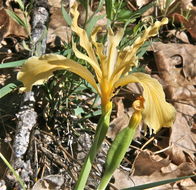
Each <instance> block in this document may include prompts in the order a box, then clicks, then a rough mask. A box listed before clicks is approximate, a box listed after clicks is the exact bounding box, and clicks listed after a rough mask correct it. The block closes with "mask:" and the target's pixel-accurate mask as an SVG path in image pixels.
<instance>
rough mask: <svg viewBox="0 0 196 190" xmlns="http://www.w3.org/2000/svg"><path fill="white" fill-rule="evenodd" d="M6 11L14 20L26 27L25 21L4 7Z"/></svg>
mask: <svg viewBox="0 0 196 190" xmlns="http://www.w3.org/2000/svg"><path fill="white" fill-rule="evenodd" d="M6 13H7V14H8V15H9V16H10V17H11V18H12V19H13V20H14V21H15V22H17V23H18V24H19V25H21V26H23V27H24V28H27V27H26V24H25V22H24V21H23V20H22V19H21V18H20V17H19V16H18V15H17V14H16V13H15V12H13V11H11V10H9V9H6Z"/></svg>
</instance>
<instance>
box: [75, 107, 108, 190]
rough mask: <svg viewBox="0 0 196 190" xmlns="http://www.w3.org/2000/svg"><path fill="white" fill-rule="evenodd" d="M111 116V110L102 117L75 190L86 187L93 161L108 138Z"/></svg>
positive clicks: (81, 189)
mask: <svg viewBox="0 0 196 190" xmlns="http://www.w3.org/2000/svg"><path fill="white" fill-rule="evenodd" d="M110 114H111V110H109V111H108V112H107V113H105V114H102V116H101V118H100V120H99V123H98V126H97V129H96V132H95V138H94V142H93V144H92V146H91V149H90V151H89V153H88V155H87V157H86V159H85V162H84V165H83V167H82V170H81V172H80V176H79V179H78V181H77V183H76V186H75V188H74V189H75V190H83V189H84V187H85V185H86V182H87V179H88V176H89V173H90V170H91V168H92V164H93V161H94V159H95V157H96V154H97V152H98V150H99V148H100V146H101V144H102V142H103V140H104V138H105V136H106V133H107V130H108V127H109V122H110Z"/></svg>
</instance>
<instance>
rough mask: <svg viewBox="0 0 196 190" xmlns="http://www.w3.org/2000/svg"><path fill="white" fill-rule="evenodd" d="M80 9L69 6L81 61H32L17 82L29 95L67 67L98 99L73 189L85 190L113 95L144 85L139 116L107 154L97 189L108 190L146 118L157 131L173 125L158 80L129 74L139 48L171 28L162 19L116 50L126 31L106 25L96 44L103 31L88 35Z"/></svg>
mask: <svg viewBox="0 0 196 190" xmlns="http://www.w3.org/2000/svg"><path fill="white" fill-rule="evenodd" d="M77 9H78V4H77V3H75V4H74V6H73V7H72V8H71V14H72V16H73V19H72V22H71V23H72V24H71V29H72V31H73V32H75V33H76V34H77V35H78V36H79V43H80V47H82V51H81V50H79V49H78V47H77V45H76V43H75V42H74V41H73V42H72V49H73V52H74V53H75V55H76V57H77V58H78V60H77V62H76V61H75V60H74V59H73V58H72V56H71V57H70V58H65V57H64V56H62V55H55V54H46V55H43V56H41V57H32V58H29V59H28V60H27V62H26V63H25V64H24V65H23V67H22V69H21V71H20V72H19V73H18V76H17V78H18V80H20V81H22V82H23V84H24V87H23V88H21V91H29V90H31V88H32V86H33V85H37V84H43V83H44V81H46V80H47V79H48V78H50V77H51V76H52V75H53V72H54V71H56V70H62V69H65V70H68V71H71V72H73V73H75V74H77V75H79V76H80V77H82V78H83V79H85V80H86V81H87V82H88V83H90V84H91V86H92V87H93V88H94V90H95V91H96V93H97V94H98V95H99V96H100V99H101V110H102V114H101V117H100V120H99V122H98V126H97V129H96V132H95V137H94V142H93V144H92V147H91V149H90V151H89V154H88V155H87V157H86V160H85V163H84V165H83V167H82V169H81V173H80V176H79V179H78V182H77V184H76V185H75V189H81V190H82V189H84V187H85V184H86V181H87V179H88V176H89V173H90V170H91V167H92V164H93V161H94V159H95V157H96V154H97V152H98V151H99V148H100V146H101V144H102V142H103V140H104V139H105V136H106V133H107V130H108V127H109V124H110V115H111V111H112V97H113V96H114V95H115V91H116V89H117V88H118V87H120V86H124V85H126V84H128V83H133V82H138V83H140V84H141V85H142V87H143V89H144V92H143V96H142V97H140V98H138V99H137V100H135V102H134V103H133V106H132V107H133V109H134V110H135V112H134V113H133V115H132V118H131V119H130V123H129V126H128V127H127V128H126V129H125V130H123V131H122V132H120V133H119V134H118V135H117V137H116V139H115V140H114V142H113V144H112V145H111V148H110V150H109V152H108V156H107V158H106V169H105V172H104V174H103V178H102V179H101V182H100V186H99V189H105V188H106V186H107V184H108V182H109V180H110V178H111V177H112V174H113V172H114V170H115V169H116V168H117V167H118V166H119V164H120V162H121V160H122V159H123V157H124V155H125V152H126V150H127V148H128V146H129V145H130V143H131V141H132V138H133V136H134V133H135V129H136V128H137V126H138V125H139V123H140V122H141V119H142V118H143V120H144V122H145V123H146V124H147V125H148V126H150V127H151V128H152V129H154V130H155V132H156V131H158V130H160V128H161V127H162V126H171V125H172V122H173V120H174V117H175V109H174V108H173V106H172V105H170V104H169V103H167V102H166V101H165V95H164V92H163V89H162V87H161V85H160V84H159V82H158V81H157V80H155V79H153V78H151V77H150V76H149V75H147V74H144V73H141V72H131V73H130V74H128V75H127V73H129V72H130V71H131V70H132V69H133V68H134V67H135V66H137V62H138V57H137V52H138V50H139V49H140V48H141V47H142V45H143V44H144V42H145V41H146V40H147V39H148V38H149V37H152V36H155V35H157V33H158V30H159V28H160V27H161V26H162V25H164V24H167V22H168V20H167V18H164V19H162V21H156V22H155V23H154V24H153V25H152V26H150V27H148V28H146V29H145V31H144V32H142V34H140V36H139V37H138V38H137V39H136V40H135V41H134V42H133V43H132V44H131V45H128V46H126V47H125V48H122V49H120V50H119V49H117V48H118V46H119V43H120V41H121V39H122V38H123V36H124V31H125V29H124V28H121V29H118V30H117V32H116V33H114V32H113V30H112V29H111V27H108V32H107V45H106V47H104V43H100V42H98V41H97V35H98V33H99V32H100V31H101V28H100V27H96V28H95V30H94V31H93V32H92V33H87V32H86V30H84V29H82V28H81V27H79V26H78V17H79V12H78V10H77ZM84 50H85V51H84ZM79 60H84V61H86V62H87V63H89V64H90V66H91V68H89V67H86V66H85V65H82V64H81V63H79ZM92 69H93V72H92ZM168 113H169V114H168Z"/></svg>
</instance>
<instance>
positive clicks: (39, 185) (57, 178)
mask: <svg viewBox="0 0 196 190" xmlns="http://www.w3.org/2000/svg"><path fill="white" fill-rule="evenodd" d="M63 183H64V177H63V176H61V175H49V176H46V177H44V178H42V179H39V180H38V181H37V182H36V183H35V184H34V186H33V188H32V190H59V189H61V188H62V186H63Z"/></svg>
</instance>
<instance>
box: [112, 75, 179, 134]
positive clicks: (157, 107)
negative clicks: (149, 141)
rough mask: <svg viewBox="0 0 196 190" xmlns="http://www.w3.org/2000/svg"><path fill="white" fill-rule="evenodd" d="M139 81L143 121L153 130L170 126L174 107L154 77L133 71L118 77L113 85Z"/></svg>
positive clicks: (173, 116) (173, 115)
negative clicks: (168, 101) (141, 91)
mask: <svg viewBox="0 0 196 190" xmlns="http://www.w3.org/2000/svg"><path fill="white" fill-rule="evenodd" d="M135 82H137V83H140V84H141V86H142V87H143V97H144V110H143V112H142V114H143V119H144V122H145V123H146V124H147V125H148V126H149V127H150V128H152V129H154V131H155V132H157V131H159V130H160V128H161V127H170V126H171V125H172V124H173V121H174V119H175V113H176V111H175V109H174V107H173V106H172V105H171V104H169V103H167V102H166V100H165V94H164V91H163V88H162V86H161V84H160V83H159V82H158V81H157V80H156V79H154V78H152V77H150V76H149V75H147V74H144V73H139V72H138V73H133V74H130V75H128V76H126V77H123V78H121V79H119V80H118V81H117V82H116V83H115V85H114V87H115V88H117V87H119V86H124V85H126V84H128V83H135Z"/></svg>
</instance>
